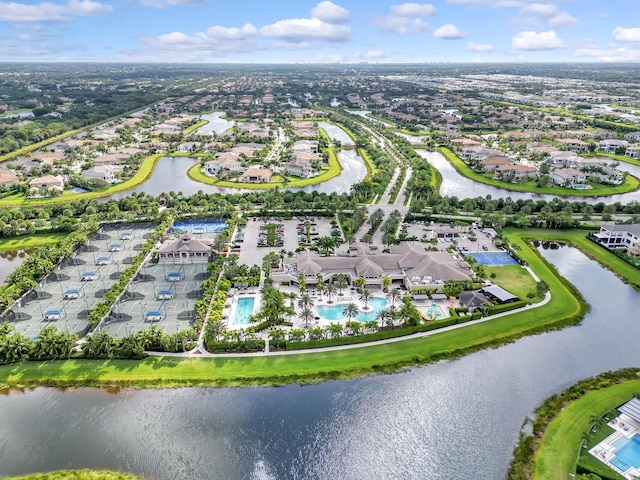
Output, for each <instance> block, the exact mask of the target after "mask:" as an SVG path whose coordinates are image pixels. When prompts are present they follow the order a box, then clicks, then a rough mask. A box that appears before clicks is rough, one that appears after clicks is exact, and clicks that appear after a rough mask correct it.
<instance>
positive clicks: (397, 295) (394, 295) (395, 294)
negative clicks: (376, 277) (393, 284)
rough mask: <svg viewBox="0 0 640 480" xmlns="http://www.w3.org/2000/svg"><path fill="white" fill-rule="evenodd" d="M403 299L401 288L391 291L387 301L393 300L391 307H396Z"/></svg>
mask: <svg viewBox="0 0 640 480" xmlns="http://www.w3.org/2000/svg"><path fill="white" fill-rule="evenodd" d="M401 299H402V293H400V289H399V288H392V289H391V291H390V292H389V293H388V294H387V300H391V305H392V306H394V307H395V306H396V302H398V301H400V300H401Z"/></svg>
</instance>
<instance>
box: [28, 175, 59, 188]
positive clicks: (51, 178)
mask: <svg viewBox="0 0 640 480" xmlns="http://www.w3.org/2000/svg"><path fill="white" fill-rule="evenodd" d="M29 187H30V188H31V189H32V190H40V189H55V190H60V191H63V190H64V177H63V176H62V175H45V176H44V177H38V178H34V179H33V180H31V181H30V182H29Z"/></svg>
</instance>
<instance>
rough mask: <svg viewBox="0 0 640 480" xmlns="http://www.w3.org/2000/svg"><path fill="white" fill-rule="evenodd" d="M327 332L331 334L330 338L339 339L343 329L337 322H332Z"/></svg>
mask: <svg viewBox="0 0 640 480" xmlns="http://www.w3.org/2000/svg"><path fill="white" fill-rule="evenodd" d="M328 328H329V332H330V333H331V338H339V337H341V336H342V331H343V330H344V327H343V326H342V324H341V323H338V322H334V323H332V324H331V325H329V327H328Z"/></svg>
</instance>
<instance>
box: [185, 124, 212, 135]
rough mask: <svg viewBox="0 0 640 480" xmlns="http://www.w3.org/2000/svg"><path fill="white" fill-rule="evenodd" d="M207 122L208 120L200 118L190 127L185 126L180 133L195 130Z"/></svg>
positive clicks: (187, 133) (188, 132)
mask: <svg viewBox="0 0 640 480" xmlns="http://www.w3.org/2000/svg"><path fill="white" fill-rule="evenodd" d="M207 123H209V120H201V121H199V122H198V123H194V124H193V125H191V126H190V127H187V128H185V129H184V132H182V133H184V134H185V135H189V134H190V133H193V132H195V131H196V130H197V129H199V128H200V127H204V126H205V125H206V124H207Z"/></svg>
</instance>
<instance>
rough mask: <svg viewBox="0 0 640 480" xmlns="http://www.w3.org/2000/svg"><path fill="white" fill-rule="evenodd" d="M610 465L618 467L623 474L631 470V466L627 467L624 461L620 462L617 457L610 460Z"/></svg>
mask: <svg viewBox="0 0 640 480" xmlns="http://www.w3.org/2000/svg"><path fill="white" fill-rule="evenodd" d="M609 463H610V464H611V465H613V466H614V467H618V468H619V469H620V470H621V471H623V472H626V471H627V470H629V469H630V468H631V467H630V466H629V465H627V464H626V463H624V462H623V461H622V460H620V459H619V458H616V457H613V458H612V459H611V460H609Z"/></svg>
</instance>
